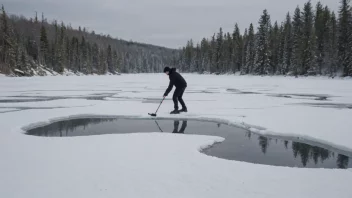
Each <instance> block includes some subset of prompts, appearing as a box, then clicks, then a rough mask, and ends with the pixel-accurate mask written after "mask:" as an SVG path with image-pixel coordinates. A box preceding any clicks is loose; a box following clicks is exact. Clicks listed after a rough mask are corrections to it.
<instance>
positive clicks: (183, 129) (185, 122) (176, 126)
mask: <svg viewBox="0 0 352 198" xmlns="http://www.w3.org/2000/svg"><path fill="white" fill-rule="evenodd" d="M178 125H180V121H178V120H175V121H174V130H173V131H172V133H185V129H186V127H187V120H183V121H182V126H181V129H180V130H178Z"/></svg>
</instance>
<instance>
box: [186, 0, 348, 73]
mask: <svg viewBox="0 0 352 198" xmlns="http://www.w3.org/2000/svg"><path fill="white" fill-rule="evenodd" d="M292 15H293V16H292ZM180 56H181V57H180V60H179V61H180V62H179V64H180V69H181V70H183V71H185V72H201V73H203V72H211V73H218V74H220V73H235V72H239V73H240V74H254V75H295V76H298V75H329V76H336V75H338V76H352V9H351V7H350V0H341V1H340V8H339V12H338V15H337V16H336V14H335V13H334V12H333V11H331V10H330V9H329V7H328V6H324V5H323V4H322V3H320V2H318V3H317V4H316V6H315V9H314V8H313V5H312V3H311V2H310V1H308V2H307V3H305V4H304V6H303V8H302V9H301V8H300V7H299V6H297V7H296V9H295V11H294V12H293V14H291V13H287V15H286V18H285V20H283V22H282V23H280V24H279V23H278V22H277V21H275V22H274V23H272V22H271V19H270V15H269V13H268V11H267V10H264V11H263V14H262V15H261V17H260V19H259V23H258V27H257V29H256V30H255V28H254V25H253V24H250V25H249V27H248V28H246V29H245V31H244V34H241V31H240V29H239V27H238V25H237V24H236V25H235V28H234V31H233V33H229V32H227V33H224V32H223V30H222V28H220V30H219V32H218V33H217V34H214V35H213V36H212V37H211V38H209V39H207V38H203V39H202V41H201V42H200V43H197V44H194V43H193V41H192V40H190V41H188V42H187V45H186V46H185V47H184V48H183V49H182V53H181V55H180Z"/></svg>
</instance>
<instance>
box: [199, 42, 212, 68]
mask: <svg viewBox="0 0 352 198" xmlns="http://www.w3.org/2000/svg"><path fill="white" fill-rule="evenodd" d="M200 48H201V67H202V68H201V72H204V71H210V64H209V63H210V60H209V56H208V54H209V50H210V46H209V42H208V41H207V40H206V39H205V38H203V39H202V41H201V43H200Z"/></svg>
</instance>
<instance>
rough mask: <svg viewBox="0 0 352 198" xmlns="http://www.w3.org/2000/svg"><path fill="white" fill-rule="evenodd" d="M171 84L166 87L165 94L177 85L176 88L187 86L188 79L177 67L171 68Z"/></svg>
mask: <svg viewBox="0 0 352 198" xmlns="http://www.w3.org/2000/svg"><path fill="white" fill-rule="evenodd" d="M169 78H170V84H169V87H168V88H167V89H166V91H165V94H164V96H167V95H169V93H170V91H171V90H172V87H173V86H174V85H175V87H176V88H186V87H187V82H186V80H185V79H184V78H183V77H182V76H181V75H180V74H179V73H177V72H176V68H171V70H170V72H169Z"/></svg>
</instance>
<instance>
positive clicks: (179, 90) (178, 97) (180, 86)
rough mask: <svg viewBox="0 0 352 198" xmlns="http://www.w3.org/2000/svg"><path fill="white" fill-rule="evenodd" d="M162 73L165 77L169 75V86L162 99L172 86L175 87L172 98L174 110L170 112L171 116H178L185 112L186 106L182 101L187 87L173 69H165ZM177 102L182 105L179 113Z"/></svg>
mask: <svg viewBox="0 0 352 198" xmlns="http://www.w3.org/2000/svg"><path fill="white" fill-rule="evenodd" d="M164 73H165V74H166V75H169V78H170V84H169V87H168V88H167V89H166V91H165V93H164V97H166V96H167V95H169V93H170V91H171V90H172V87H173V86H174V85H175V87H176V90H175V92H174V95H173V96H172V100H173V101H174V110H173V111H172V112H171V114H178V113H180V112H187V107H186V104H185V102H184V101H183V99H182V96H183V93H184V92H185V90H186V87H187V82H186V80H185V79H184V78H183V77H182V76H181V75H180V74H179V73H177V72H176V69H175V68H169V67H165V68H164ZM178 102H180V103H181V105H182V109H181V110H180V111H179V110H178Z"/></svg>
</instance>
